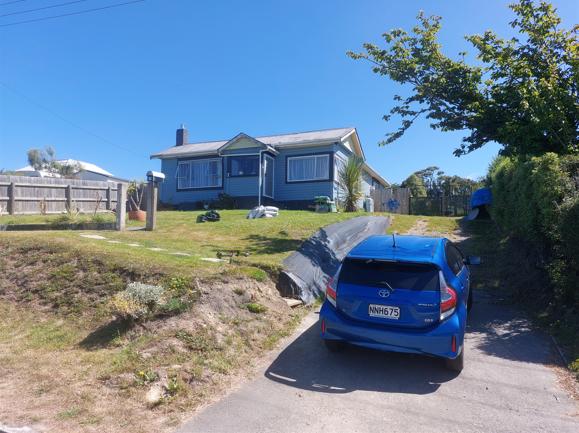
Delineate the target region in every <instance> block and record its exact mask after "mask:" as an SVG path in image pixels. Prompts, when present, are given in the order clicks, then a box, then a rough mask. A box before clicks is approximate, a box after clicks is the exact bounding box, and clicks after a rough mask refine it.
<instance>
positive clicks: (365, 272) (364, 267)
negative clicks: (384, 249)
mask: <svg viewBox="0 0 579 433" xmlns="http://www.w3.org/2000/svg"><path fill="white" fill-rule="evenodd" d="M339 283H346V284H357V285H362V286H372V287H389V286H390V287H391V288H393V289H407V290H432V291H435V290H439V282H438V269H437V268H436V267H435V266H433V265H428V264H424V265H422V264H413V263H397V262H385V261H380V260H374V259H346V260H345V261H344V263H343V265H342V271H341V272H340V279H339Z"/></svg>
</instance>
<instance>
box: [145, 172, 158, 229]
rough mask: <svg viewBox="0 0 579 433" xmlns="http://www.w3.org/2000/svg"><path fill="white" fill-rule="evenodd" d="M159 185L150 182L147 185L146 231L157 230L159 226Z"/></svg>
mask: <svg viewBox="0 0 579 433" xmlns="http://www.w3.org/2000/svg"><path fill="white" fill-rule="evenodd" d="M157 191H158V189H157V184H156V183H155V182H154V181H150V182H149V184H148V185H147V223H146V225H145V230H147V231H152V230H155V226H156V225H157Z"/></svg>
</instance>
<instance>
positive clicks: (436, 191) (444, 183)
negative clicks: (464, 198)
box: [402, 166, 482, 197]
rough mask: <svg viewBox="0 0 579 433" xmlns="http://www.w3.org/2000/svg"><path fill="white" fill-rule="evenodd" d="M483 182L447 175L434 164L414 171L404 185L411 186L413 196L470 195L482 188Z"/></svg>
mask: <svg viewBox="0 0 579 433" xmlns="http://www.w3.org/2000/svg"><path fill="white" fill-rule="evenodd" d="M481 185H482V182H478V181H474V180H472V179H467V178H464V177H460V176H447V175H446V174H444V171H442V170H440V168H438V167H435V166H432V167H427V168H425V169H422V170H418V171H416V172H414V173H412V174H411V175H410V176H408V178H406V180H405V181H404V182H402V186H403V187H405V188H410V192H411V193H412V196H413V197H427V196H428V197H439V196H441V195H445V196H450V195H468V194H470V193H472V191H473V190H475V189H477V188H480V186H481Z"/></svg>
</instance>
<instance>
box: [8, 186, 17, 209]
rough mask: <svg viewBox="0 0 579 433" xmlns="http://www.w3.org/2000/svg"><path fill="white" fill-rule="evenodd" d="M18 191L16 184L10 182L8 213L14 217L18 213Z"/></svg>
mask: <svg viewBox="0 0 579 433" xmlns="http://www.w3.org/2000/svg"><path fill="white" fill-rule="evenodd" d="M15 191H16V189H15V186H14V182H10V185H9V186H8V213H9V214H10V215H14V213H15V212H16V197H15V195H16V192H15Z"/></svg>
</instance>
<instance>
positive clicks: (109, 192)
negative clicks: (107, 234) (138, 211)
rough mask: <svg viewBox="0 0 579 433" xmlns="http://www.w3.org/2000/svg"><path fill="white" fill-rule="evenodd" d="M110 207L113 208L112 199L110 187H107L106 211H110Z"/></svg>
mask: <svg viewBox="0 0 579 433" xmlns="http://www.w3.org/2000/svg"><path fill="white" fill-rule="evenodd" d="M112 207H113V198H112V191H111V187H110V185H109V187H108V188H107V210H111V208H112Z"/></svg>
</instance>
